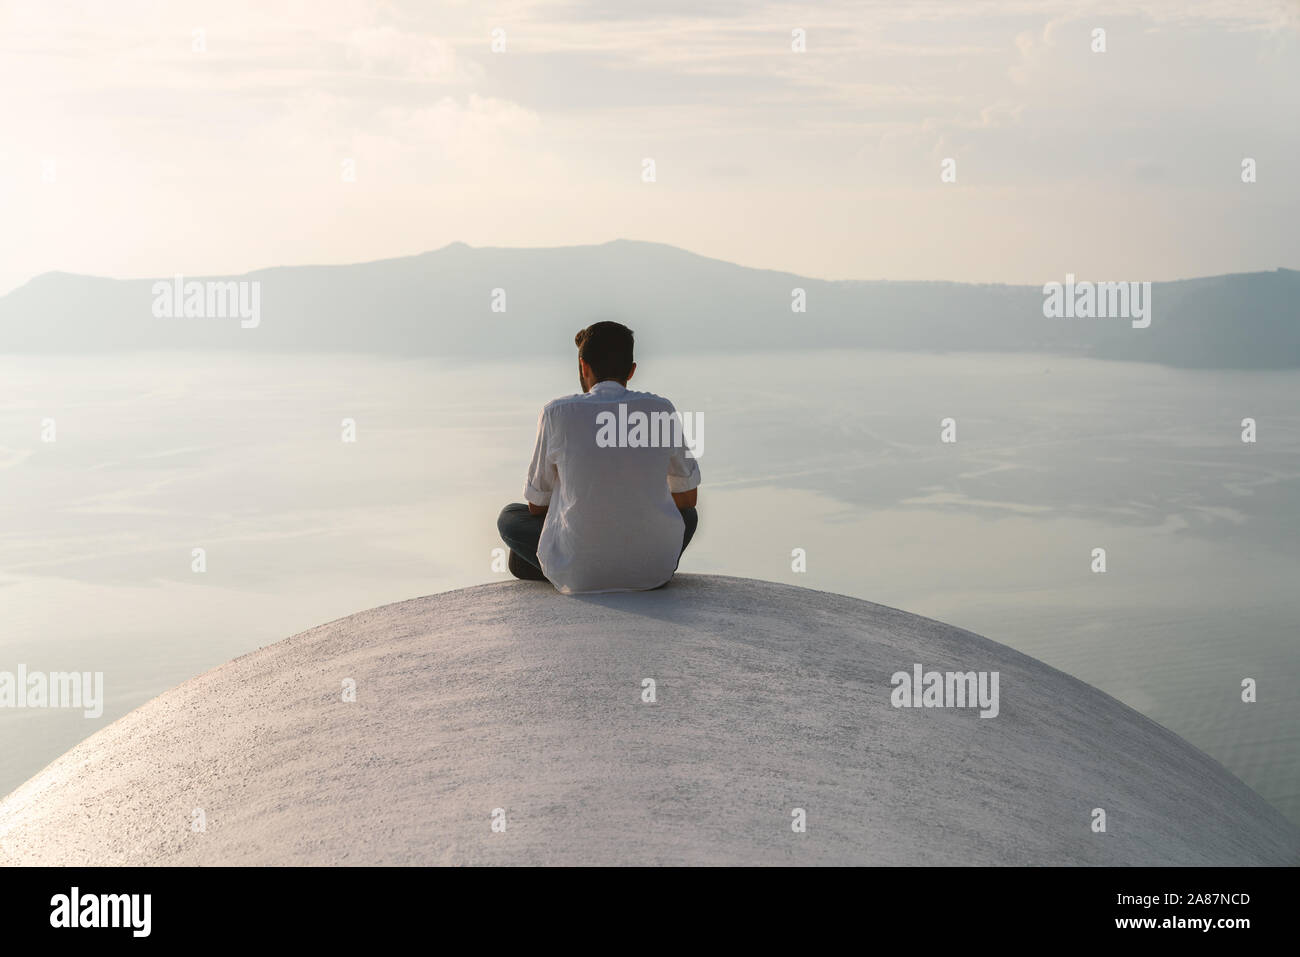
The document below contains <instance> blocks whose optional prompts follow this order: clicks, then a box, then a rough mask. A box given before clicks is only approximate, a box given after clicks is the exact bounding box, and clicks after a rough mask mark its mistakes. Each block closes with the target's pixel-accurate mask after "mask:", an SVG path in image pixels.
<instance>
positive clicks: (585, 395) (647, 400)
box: [542, 389, 676, 415]
mask: <svg viewBox="0 0 1300 957" xmlns="http://www.w3.org/2000/svg"><path fill="white" fill-rule="evenodd" d="M620 402H621V403H625V404H630V403H633V402H635V403H637V404H638V405H640V406H659V407H661V408H662V409H663V410H664V411H666V412H674V411H676V407H675V406H674V405H673V404H672V402H671V401H669V400H668V399H667V398H665V397H664V396H662V395H656V394H655V393H653V392H633V391H632V390H631V389H628V390H627V391H626V392H623V393H621V394H619V395H617V396H596V395H592V394H591V393H590V392H575V393H574V394H573V395H562V396H560V397H559V398H556V399H552V400H551V401H550V402H548V403H546V405H544V406H542V414H543V415H545V414H547V413H551V412H554V411H556V410H557V409H563V408H565V407H566V406H573V405H598V406H599V405H613V406H616V405H618V404H619V403H620Z"/></svg>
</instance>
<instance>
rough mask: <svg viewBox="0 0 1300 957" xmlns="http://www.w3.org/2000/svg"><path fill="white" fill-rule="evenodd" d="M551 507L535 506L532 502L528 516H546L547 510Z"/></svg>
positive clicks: (529, 505)
mask: <svg viewBox="0 0 1300 957" xmlns="http://www.w3.org/2000/svg"><path fill="white" fill-rule="evenodd" d="M550 507H551V506H549V505H534V504H533V503H532V502H529V503H528V514H529V515H545V514H546V510H547V509H548V508H550Z"/></svg>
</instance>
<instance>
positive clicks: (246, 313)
mask: <svg viewBox="0 0 1300 957" xmlns="http://www.w3.org/2000/svg"><path fill="white" fill-rule="evenodd" d="M1069 278H1070V279H1073V278H1074V277H1072V276H1071V277H1069ZM1077 278H1078V282H1079V283H1080V286H1081V288H1082V287H1083V286H1084V285H1085V284H1095V285H1096V286H1097V287H1098V293H1097V295H1098V300H1099V302H1100V299H1101V297H1102V295H1103V292H1102V290H1101V287H1102V286H1103V285H1110V286H1111V289H1110V291H1111V293H1112V300H1113V294H1114V285H1115V284H1129V283H1139V284H1140V280H1141V277H1140V276H1084V275H1080V276H1079V277H1077ZM1066 280H1067V275H1066V274H1062V275H1059V276H1044V277H1043V284H1042V285H1038V286H1010V285H999V284H987V285H981V284H968V283H955V282H910V281H909V282H895V281H890V280H872V281H858V280H833V281H832V280H822V279H810V278H806V277H802V276H797V275H794V274H793V273H785V272H777V271H773V270H764V269H750V268H747V267H743V266H737V265H735V264H732V263H727V262H723V261H721V260H717V259H710V258H708V257H705V256H700V255H696V254H695V253H691V252H687V251H685V250H682V249H678V248H676V247H674V246H667V245H662V244H659V243H649V242H638V241H630V240H615V241H613V242H608V243H603V244H600V245H592V246H568V247H557V248H534V249H530V248H520V249H505V248H473V247H470V246H467V245H465V244H463V243H452V244H451V245H449V246H445V247H443V248H442V249H438V250H435V251H433V252H427V253H423V254H420V255H417V256H410V257H405V258H400V259H386V260H380V261H377V262H369V263H359V264H355V265H344V266H282V267H276V268H272V269H262V270H257V271H255V272H251V273H247V274H244V275H241V276H225V277H215V276H185V277H173V276H163V277H157V278H155V279H139V280H115V279H104V278H99V277H93V276H78V275H71V274H68V273H57V272H56V273H46V274H44V275H42V276H38V277H37V278H35V279H33V280H31V281H30V282H28V283H27V284H26V285H24V286H21V287H19V288H18V289H15V290H14V291H13V292H11V293H9V294H8V295H6V296H4V297H3V298H0V353H10V354H13V353H102V352H115V351H139V350H193V349H200V350H202V349H237V350H241V351H245V350H247V351H253V352H317V353H369V354H376V355H395V354H396V355H407V356H454V357H466V358H471V357H486V356H489V355H490V356H493V357H496V358H510V357H514V356H525V355H529V356H531V355H556V356H559V355H567V351H566V347H567V348H568V351H571V345H569V339H570V337H571V336H572V333H573V332H574V331H575V330H576V329H578V328H579V327H581V326H583V325H586V324H588V323H590V322H591V321H593V320H595V319H597V318H609V319H617V320H619V321H621V322H624V323H626V324H628V325H629V326H631V327H632V328H633V329H634V330H636V331H637V333H638V341H639V342H641V343H642V344H643V345H644V347H645V348H646V349H647V351H654V352H659V353H661V354H662V353H672V352H684V351H717V350H725V351H729V352H739V351H770V350H789V349H813V348H862V349H895V350H904V351H920V352H1041V353H1052V354H1057V355H1070V356H1081V357H1091V358H1098V359H1128V360H1137V361H1145V362H1157V363H1162V364H1165V365H1170V366H1179V367H1187V368H1204V369H1214V368H1220V369H1293V368H1297V367H1300V272H1298V271H1296V270H1293V269H1277V270H1274V271H1272V272H1257V273H1241V274H1234V275H1226V276H1211V277H1204V278H1198V279H1182V280H1177V281H1173V282H1157V283H1151V284H1150V285H1149V286H1148V287H1147V288H1146V289H1145V292H1144V293H1143V295H1142V305H1143V308H1144V309H1146V310H1147V315H1146V316H1145V318H1144V320H1143V322H1146V323H1148V324H1147V325H1145V327H1139V325H1140V323H1137V322H1130V321H1129V320H1128V319H1125V318H1115V317H1114V315H1113V312H1112V314H1110V316H1109V317H1108V318H1097V316H1099V315H1104V314H1105V312H1104V307H1102V306H1101V305H1100V304H1099V306H1098V311H1097V312H1095V313H1093V314H1092V315H1090V316H1088V317H1080V315H1079V313H1078V312H1075V311H1073V309H1072V307H1071V306H1069V305H1068V304H1067V306H1066V309H1065V312H1064V315H1060V314H1058V315H1054V316H1048V315H1045V314H1044V313H1045V311H1051V309H1050V304H1049V309H1047V310H1045V302H1046V301H1047V300H1048V299H1049V298H1050V299H1054V300H1055V301H1056V303H1057V306H1058V307H1059V305H1060V302H1059V300H1060V296H1059V292H1058V290H1056V289H1053V291H1052V296H1050V297H1049V296H1048V293H1047V292H1046V291H1045V287H1047V286H1049V285H1051V284H1055V285H1056V286H1058V287H1060V286H1062V285H1063V284H1065V283H1066ZM1067 288H1072V287H1067ZM1135 294H1136V289H1135ZM1089 295H1091V293H1089ZM1081 301H1082V300H1081ZM1113 305H1114V303H1113V301H1112V308H1113ZM1059 311H1060V310H1059V309H1058V312H1059Z"/></svg>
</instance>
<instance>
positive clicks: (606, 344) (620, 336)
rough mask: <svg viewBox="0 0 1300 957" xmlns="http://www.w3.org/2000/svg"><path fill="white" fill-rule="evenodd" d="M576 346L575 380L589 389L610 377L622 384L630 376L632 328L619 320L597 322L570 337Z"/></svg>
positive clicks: (633, 368) (585, 390)
mask: <svg viewBox="0 0 1300 957" xmlns="http://www.w3.org/2000/svg"><path fill="white" fill-rule="evenodd" d="M573 342H574V344H575V345H576V346H577V347H578V381H579V382H580V383H582V391H583V392H589V391H591V387H592V386H593V385H595V384H596V383H597V382H603V381H605V380H606V379H613V380H614V381H616V382H620V383H622V384H623V385H627V380H628V379H630V378H632V373H633V372H635V371H636V363H635V362H633V361H632V330H631V329H629V328H628V327H627V326H625V325H623V324H622V323H619V322H596V323H592V324H591V325H590V326H588V327H587V328H586V329H583V330H581V331H580V332H579V333H578V334H577V335H576V336H574V337H573Z"/></svg>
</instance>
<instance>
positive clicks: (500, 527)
mask: <svg viewBox="0 0 1300 957" xmlns="http://www.w3.org/2000/svg"><path fill="white" fill-rule="evenodd" d="M528 514H529V511H528V506H527V505H523V504H520V503H519V502H514V503H512V504H510V505H507V506H506V507H505V508H503V509H502V510H501V514H500V515H498V516H497V531H498V532H500V533H501V534H502V535H505V534H506V533H507V532H508V531H509V530H510V529H511V528H514V527H516V526H517V525H518V523H519V519H520V518H521V517H522V516H524V515H528Z"/></svg>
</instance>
